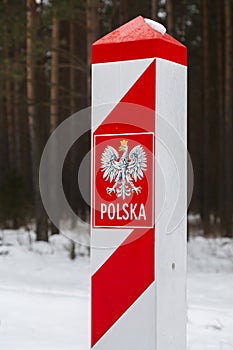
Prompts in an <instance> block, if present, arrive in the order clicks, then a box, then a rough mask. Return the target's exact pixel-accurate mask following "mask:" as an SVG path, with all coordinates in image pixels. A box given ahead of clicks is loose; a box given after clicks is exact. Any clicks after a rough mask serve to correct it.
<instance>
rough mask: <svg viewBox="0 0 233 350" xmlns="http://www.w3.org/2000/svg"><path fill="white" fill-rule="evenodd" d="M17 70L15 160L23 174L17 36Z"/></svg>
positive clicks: (15, 81)
mask: <svg viewBox="0 0 233 350" xmlns="http://www.w3.org/2000/svg"><path fill="white" fill-rule="evenodd" d="M15 71H16V74H17V76H16V77H15V79H14V132H15V160H16V164H15V167H16V170H17V173H18V174H21V175H22V169H21V150H20V111H19V105H20V95H19V90H20V84H19V77H18V74H20V67H19V47H18V38H17V37H16V47H15Z"/></svg>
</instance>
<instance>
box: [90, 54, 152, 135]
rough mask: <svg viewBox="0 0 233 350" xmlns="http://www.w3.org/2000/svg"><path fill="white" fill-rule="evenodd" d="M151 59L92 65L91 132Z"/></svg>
mask: <svg viewBox="0 0 233 350" xmlns="http://www.w3.org/2000/svg"><path fill="white" fill-rule="evenodd" d="M153 60H154V59H153V58H149V59H142V60H132V61H131V60H130V61H121V62H109V63H97V64H93V65H92V108H93V109H92V132H94V131H95V130H96V129H97V127H98V126H99V125H100V124H101V123H102V122H103V121H104V120H105V118H106V117H107V116H108V114H109V113H110V112H111V111H112V110H113V109H114V107H115V106H116V105H117V104H118V103H119V102H120V100H121V99H122V98H123V97H124V95H125V94H126V93H127V91H129V90H130V88H131V87H132V86H133V84H134V83H135V82H136V81H137V80H138V79H139V77H140V76H141V75H142V74H143V73H144V71H145V70H146V69H147V68H148V66H149V65H150V64H151V63H152V62H153ZM98 106H99V108H98Z"/></svg>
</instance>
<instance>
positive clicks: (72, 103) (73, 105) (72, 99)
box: [69, 20, 77, 114]
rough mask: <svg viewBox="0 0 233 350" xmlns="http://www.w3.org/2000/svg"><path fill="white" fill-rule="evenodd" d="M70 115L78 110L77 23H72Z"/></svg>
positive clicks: (70, 28)
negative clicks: (76, 73)
mask: <svg viewBox="0 0 233 350" xmlns="http://www.w3.org/2000/svg"><path fill="white" fill-rule="evenodd" d="M69 30H70V113H71V114H73V113H74V112H75V111H76V110H77V106H76V102H75V94H76V84H75V40H76V35H75V22H74V20H71V21H70V27H69Z"/></svg>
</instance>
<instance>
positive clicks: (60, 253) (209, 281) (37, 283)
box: [0, 230, 233, 350]
mask: <svg viewBox="0 0 233 350" xmlns="http://www.w3.org/2000/svg"><path fill="white" fill-rule="evenodd" d="M1 235H2V233H0V237H1ZM69 250H70V241H69V240H68V239H66V238H64V237H63V236H61V237H58V236H57V237H53V238H52V241H51V243H50V244H46V243H35V242H34V234H33V233H32V232H29V233H28V232H24V231H23V230H22V231H18V232H13V231H11V232H9V231H4V240H3V243H2V245H1V241H0V350H41V349H43V350H74V349H75V350H87V349H89V328H90V327H89V322H90V321H89V275H90V271H89V258H88V254H87V250H86V249H85V248H84V249H83V248H82V249H80V248H79V252H80V253H81V256H80V255H79V256H78V257H77V258H76V259H75V260H73V261H72V260H70V258H69ZM188 252H189V254H188V270H189V274H188V349H189V350H233V241H232V240H228V239H208V240H206V239H204V238H202V237H196V238H194V239H192V240H191V241H190V243H189V246H188ZM171 350H172V349H171Z"/></svg>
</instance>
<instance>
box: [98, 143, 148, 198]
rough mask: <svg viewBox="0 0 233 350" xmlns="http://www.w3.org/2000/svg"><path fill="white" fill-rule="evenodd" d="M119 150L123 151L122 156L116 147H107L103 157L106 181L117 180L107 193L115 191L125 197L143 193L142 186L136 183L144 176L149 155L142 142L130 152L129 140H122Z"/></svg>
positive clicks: (102, 162)
mask: <svg viewBox="0 0 233 350" xmlns="http://www.w3.org/2000/svg"><path fill="white" fill-rule="evenodd" d="M119 151H121V152H123V154H122V155H121V157H120V156H119V153H118V151H117V150H116V149H115V148H114V147H112V146H107V147H106V148H105V150H104V152H103V153H102V158H101V168H102V169H101V170H102V172H103V178H104V179H105V181H110V183H112V182H113V181H114V182H115V183H114V185H113V186H112V187H107V188H106V191H107V193H108V194H109V195H112V193H115V194H116V196H117V197H122V199H125V198H126V197H130V196H131V195H132V194H133V193H134V192H135V193H136V194H139V193H141V191H142V187H140V186H136V184H135V183H136V182H137V181H138V180H141V179H142V178H143V177H144V172H145V171H146V169H147V156H146V152H145V151H144V149H143V147H142V145H140V144H139V145H137V146H135V147H134V148H133V149H132V150H131V151H130V152H129V146H128V141H127V140H122V141H120V147H119Z"/></svg>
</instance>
